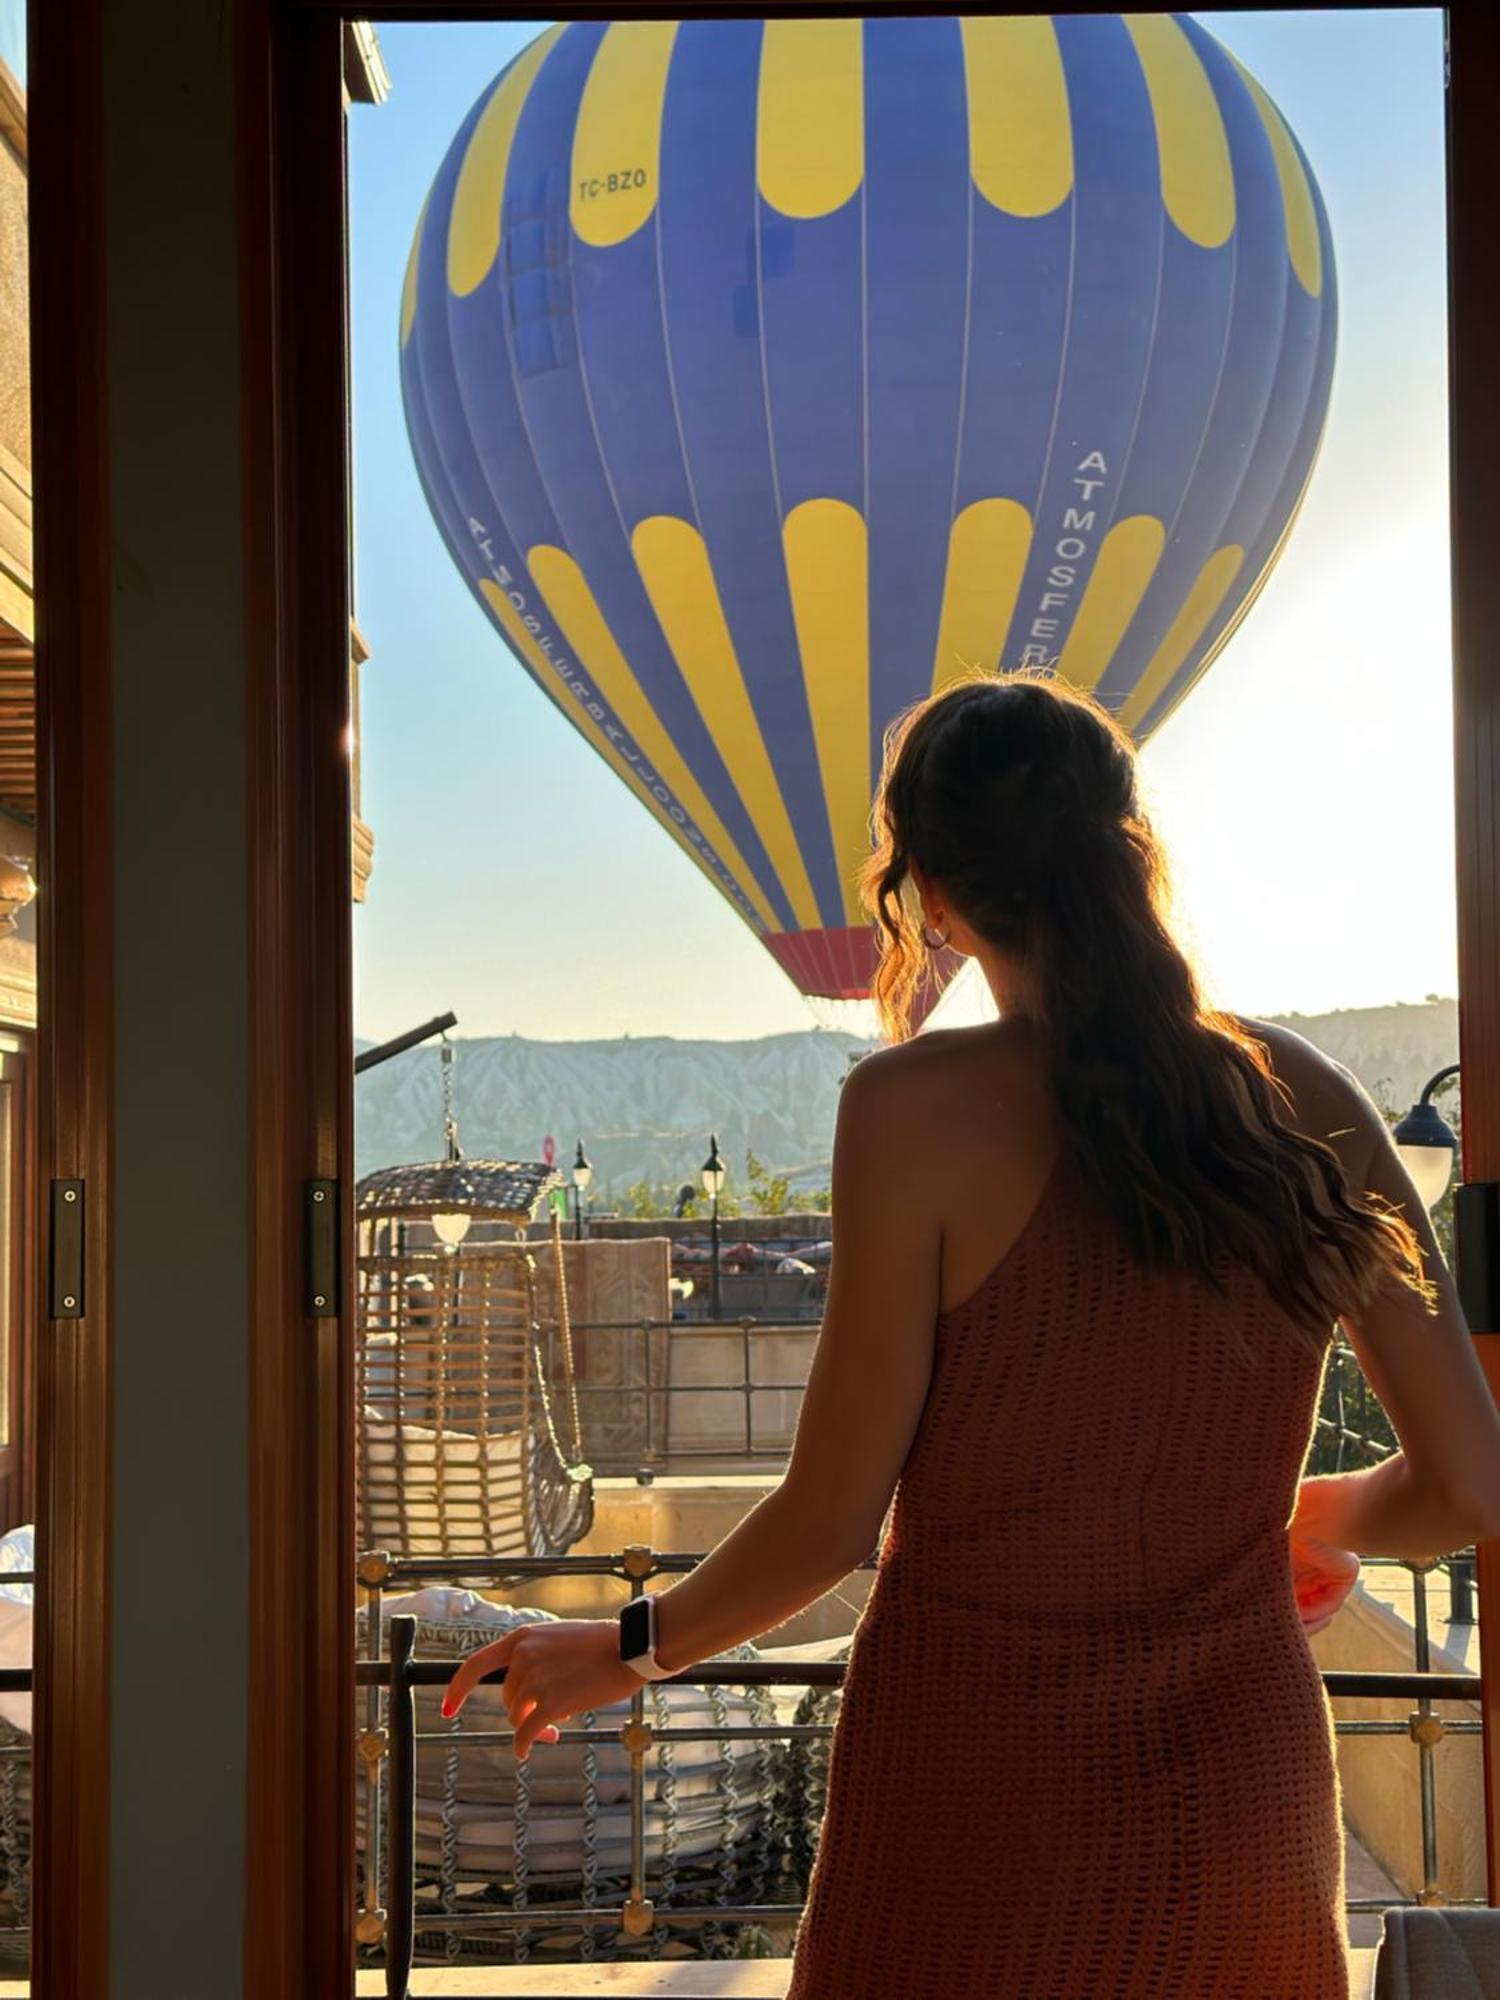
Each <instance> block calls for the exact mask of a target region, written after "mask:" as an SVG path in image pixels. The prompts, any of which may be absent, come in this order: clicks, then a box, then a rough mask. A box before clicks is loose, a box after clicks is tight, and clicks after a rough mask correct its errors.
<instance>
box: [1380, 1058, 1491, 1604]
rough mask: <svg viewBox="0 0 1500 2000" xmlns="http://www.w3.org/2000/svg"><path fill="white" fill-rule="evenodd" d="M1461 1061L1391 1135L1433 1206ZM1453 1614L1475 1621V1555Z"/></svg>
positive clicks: (1457, 1577)
mask: <svg viewBox="0 0 1500 2000" xmlns="http://www.w3.org/2000/svg"><path fill="white" fill-rule="evenodd" d="M1458 1069H1459V1066H1458V1064H1457V1063H1449V1064H1448V1066H1447V1068H1446V1069H1440V1070H1439V1071H1438V1073H1437V1075H1436V1076H1433V1077H1429V1078H1428V1080H1427V1082H1426V1083H1425V1084H1423V1086H1422V1095H1421V1096H1420V1097H1419V1098H1418V1100H1417V1102H1416V1103H1415V1104H1414V1105H1413V1106H1412V1108H1411V1110H1410V1111H1408V1112H1407V1114H1406V1116H1405V1117H1404V1118H1402V1119H1401V1120H1400V1121H1399V1122H1398V1124H1397V1125H1396V1127H1395V1129H1394V1130H1393V1132H1392V1134H1391V1137H1392V1138H1393V1139H1394V1140H1395V1142H1396V1151H1397V1152H1398V1153H1399V1154H1400V1155H1401V1163H1402V1165H1403V1166H1404V1167H1405V1168H1406V1171H1407V1172H1408V1173H1409V1174H1410V1175H1411V1178H1412V1185H1413V1186H1414V1187H1415V1188H1416V1190H1417V1193H1418V1194H1419V1195H1420V1196H1421V1197H1422V1199H1423V1201H1424V1202H1425V1203H1426V1204H1427V1206H1428V1208H1429V1209H1432V1208H1436V1207H1437V1205H1438V1203H1439V1202H1440V1201H1441V1200H1442V1198H1443V1196H1444V1194H1445V1193H1446V1192H1447V1188H1448V1182H1449V1180H1450V1178H1451V1177H1452V1174H1453V1162H1454V1159H1455V1157H1456V1155H1457V1152H1458V1137H1457V1134H1456V1133H1455V1132H1454V1130H1453V1127H1452V1126H1451V1125H1450V1124H1449V1123H1448V1121H1447V1119H1446V1118H1444V1116H1443V1114H1442V1113H1441V1112H1440V1111H1439V1110H1438V1108H1437V1106H1436V1105H1435V1104H1434V1103H1433V1102H1432V1098H1433V1093H1434V1092H1435V1091H1439V1090H1441V1089H1442V1087H1443V1085H1444V1084H1445V1083H1451V1082H1452V1081H1453V1079H1454V1077H1456V1076H1457V1075H1458ZM1448 1594H1449V1597H1450V1599H1451V1603H1450V1605H1449V1616H1450V1618H1451V1619H1452V1621H1453V1623H1454V1624H1455V1625H1472V1624H1473V1622H1474V1571H1473V1566H1472V1558H1471V1557H1469V1556H1467V1555H1455V1556H1453V1557H1452V1558H1451V1559H1450V1561H1449V1564H1448Z"/></svg>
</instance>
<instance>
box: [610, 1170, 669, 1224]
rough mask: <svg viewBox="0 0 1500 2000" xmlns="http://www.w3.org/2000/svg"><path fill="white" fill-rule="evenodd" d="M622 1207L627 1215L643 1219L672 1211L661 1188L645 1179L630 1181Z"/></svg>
mask: <svg viewBox="0 0 1500 2000" xmlns="http://www.w3.org/2000/svg"><path fill="white" fill-rule="evenodd" d="M621 1208H622V1210H623V1212H624V1213H625V1214H626V1215H630V1216H635V1217H637V1218H638V1219H640V1220H643V1221H644V1220H647V1219H649V1218H650V1217H653V1216H658V1215H670V1213H671V1208H670V1206H669V1205H668V1204H667V1203H665V1202H663V1200H662V1198H661V1190H660V1189H659V1188H655V1187H653V1186H652V1184H651V1183H650V1181H645V1180H641V1181H632V1182H631V1183H630V1186H629V1187H628V1188H626V1190H625V1198H624V1200H623V1202H622V1203H621Z"/></svg>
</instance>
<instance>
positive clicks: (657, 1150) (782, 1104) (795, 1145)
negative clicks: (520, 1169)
mask: <svg viewBox="0 0 1500 2000" xmlns="http://www.w3.org/2000/svg"><path fill="white" fill-rule="evenodd" d="M868 1046H869V1044H868V1043H866V1042H862V1041H860V1040H858V1039H857V1038H856V1037H855V1036H853V1035H844V1034H838V1033H835V1032H832V1031H828V1030H823V1029H809V1030H808V1031H807V1032H806V1033H804V1034H791V1035H768V1036H766V1037H765V1039H764V1040H761V1041H753V1042H708V1041H704V1042H688V1041H676V1040H673V1039H672V1038H671V1037H670V1036H666V1035H661V1036H648V1037H641V1038H636V1037H633V1036H625V1037H623V1038H622V1039H620V1040H618V1041H608V1042H538V1041H529V1040H527V1039H525V1038H524V1037H523V1036H520V1035H507V1036H498V1037H494V1038H492V1039H487V1040H475V1041H459V1040H456V1041H455V1043H454V1061H453V1080H454V1102H455V1106H456V1108H457V1113H458V1124H459V1136H460V1140H461V1143H462V1145H463V1149H464V1151H465V1152H466V1153H468V1154H470V1155H472V1156H474V1157H479V1156H482V1155H485V1154H490V1155H495V1156H499V1157H501V1158H505V1157H509V1158H513V1159H514V1158H522V1159H536V1158H538V1157H540V1151H541V1145H542V1140H543V1138H544V1136H545V1135H546V1134H548V1133H551V1134H552V1135H553V1136H554V1138H555V1139H556V1141H557V1157H558V1160H559V1163H560V1164H566V1162H567V1161H569V1160H571V1159H572V1157H573V1146H574V1142H575V1141H576V1140H577V1139H579V1138H582V1140H583V1143H584V1150H585V1152H586V1153H587V1154H588V1156H589V1158H590V1160H591V1161H592V1162H593V1165H594V1170H595V1176H596V1182H597V1186H598V1188H599V1190H600V1191H601V1192H602V1191H603V1190H605V1189H607V1188H611V1187H613V1188H616V1189H622V1188H624V1187H626V1186H627V1185H628V1184H629V1183H630V1182H632V1181H637V1180H647V1181H650V1182H652V1183H653V1184H654V1185H663V1184H669V1183H676V1182H679V1181H683V1180H691V1181H693V1183H694V1184H695V1185H696V1184H697V1181H698V1172H699V1169H700V1168H701V1167H702V1165H703V1162H704V1159H705V1158H706V1157H707V1154H708V1135H709V1133H710V1132H716V1133H717V1134H718V1138H719V1148H720V1151H721V1152H722V1153H723V1155H724V1158H725V1160H726V1161H727V1162H728V1165H729V1168H730V1171H731V1174H732V1175H733V1176H734V1178H735V1179H736V1180H739V1181H742V1180H743V1168H744V1163H745V1153H746V1150H747V1149H749V1150H751V1151H753V1152H754V1153H755V1154H756V1156H757V1157H758V1158H759V1159H761V1160H763V1161H764V1162H765V1163H766V1164H767V1166H769V1167H772V1168H774V1169H776V1170H777V1171H779V1172H789V1173H791V1174H792V1175H793V1176H794V1177H795V1178H796V1179H798V1180H800V1181H802V1182H803V1183H804V1184H805V1185H808V1186H815V1185H826V1184H827V1179H828V1153H829V1143H830V1140H831V1137H832V1134H833V1121H834V1112H835V1108H836V1106H837V1103H838V1088H839V1082H840V1080H841V1079H842V1077H843V1076H844V1074H845V1072H846V1070H847V1069H848V1066H849V1062H850V1059H851V1057H853V1056H855V1055H857V1054H859V1053H860V1052H861V1051H862V1050H864V1049H865V1048H867V1047H868ZM354 1101H355V1141H356V1143H355V1157H356V1160H357V1163H358V1171H359V1172H360V1173H362V1174H363V1173H368V1172H369V1171H370V1169H371V1168H372V1167H377V1166H387V1165H393V1164H395V1163H397V1162H399V1161H406V1160H429V1159H433V1158H435V1157H436V1156H437V1155H438V1153H439V1151H440V1150H441V1145H442V1130H443V1119H442V1101H441V1086H440V1081H439V1070H438V1056H437V1048H436V1045H435V1044H434V1045H429V1046H427V1047H424V1048H420V1049H411V1050H409V1051H408V1052H407V1053H406V1054H405V1055H402V1056H396V1057H394V1058H393V1059H392V1060H391V1061H390V1062H388V1063H382V1064H381V1065H380V1067H379V1068H377V1069H373V1070H370V1071H368V1072H367V1073H366V1074H365V1075H364V1076H362V1077H360V1078H359V1079H358V1080H357V1082H356V1084H355V1100H354Z"/></svg>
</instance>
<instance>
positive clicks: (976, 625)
mask: <svg viewBox="0 0 1500 2000" xmlns="http://www.w3.org/2000/svg"><path fill="white" fill-rule="evenodd" d="M1030 551H1031V516H1030V514H1028V513H1027V511H1026V509H1025V508H1024V507H1023V506H1022V505H1021V503H1020V502H1019V501H1018V500H976V501H974V502H973V503H972V505H970V506H968V507H965V508H964V510H963V512H962V513H961V514H960V515H959V516H958V518H957V520H955V522H954V523H953V526H952V528H951V529H950V530H949V533H948V575H947V580H946V581H945V583H944V585H943V617H942V623H941V624H940V625H939V627H938V644H937V654H936V657H935V658H934V660H933V663H932V691H933V693H934V694H938V693H940V692H941V690H942V689H943V688H945V687H947V685H948V684H949V682H950V681H955V680H957V679H958V678H959V677H960V675H962V674H964V673H966V672H968V671H969V670H970V669H972V668H974V667H982V668H983V669H984V670H985V671H986V672H987V673H993V672H994V671H995V669H996V667H997V666H998V665H999V663H1000V649H1001V647H1002V646H1003V645H1004V644H1005V637H1006V634H1007V633H1008V632H1009V630H1010V621H1011V615H1012V613H1013V612H1014V611H1015V608H1016V598H1017V596H1018V595H1019V593H1020V589H1021V577H1022V574H1023V572H1024V571H1025V568H1026V558H1027V556H1028V554H1029V553H1030Z"/></svg>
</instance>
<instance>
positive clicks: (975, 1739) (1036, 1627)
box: [788, 1155, 1349, 2000]
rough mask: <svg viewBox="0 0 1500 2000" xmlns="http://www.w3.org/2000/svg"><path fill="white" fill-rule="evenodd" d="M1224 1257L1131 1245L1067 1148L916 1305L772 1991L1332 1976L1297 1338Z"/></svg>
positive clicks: (1118, 1992)
mask: <svg viewBox="0 0 1500 2000" xmlns="http://www.w3.org/2000/svg"><path fill="white" fill-rule="evenodd" d="M1224 1276H1225V1279H1226V1282H1227V1284H1228V1286H1229V1297H1228V1298H1227V1300H1226V1299H1221V1298H1219V1297H1218V1296H1217V1295H1216V1294H1215V1293H1214V1292H1213V1291H1212V1289H1211V1288H1210V1287H1208V1286H1207V1285H1203V1284H1201V1283H1198V1282H1196V1281H1194V1280H1193V1279H1191V1278H1189V1277H1187V1276H1185V1275H1183V1274H1178V1273H1160V1274H1153V1273H1150V1272H1147V1271H1145V1270H1143V1269H1142V1268H1141V1267H1140V1266H1139V1265H1137V1264H1136V1263H1135V1262H1134V1260H1133V1259H1132V1258H1131V1257H1130V1256H1129V1253H1128V1251H1127V1249H1126V1246H1125V1241H1124V1238H1123V1236H1122V1234H1121V1232H1120V1231H1119V1229H1118V1228H1117V1226H1116V1225H1115V1223H1114V1222H1113V1220H1112V1218H1110V1217H1109V1216H1108V1215H1107V1214H1105V1213H1104V1212H1103V1211H1102V1210H1101V1209H1100V1208H1099V1207H1098V1206H1097V1205H1096V1204H1095V1202H1094V1201H1093V1199H1092V1197H1091V1196H1090V1195H1089V1193H1088V1191H1087V1190H1086V1188H1085V1187H1084V1185H1083V1183H1082V1180H1081V1177H1080V1175H1079V1174H1078V1171H1077V1169H1076V1167H1075V1166H1074V1165H1073V1163H1072V1161H1071V1159H1070V1158H1069V1157H1068V1156H1067V1155H1064V1157H1063V1158H1062V1159H1061V1160H1060V1161H1059V1163H1058V1165H1057V1166H1056V1167H1055V1168H1054V1169H1053V1171H1052V1175H1051V1177H1050V1179H1049V1181H1048V1183H1047V1186H1046V1189H1045V1191H1044V1192H1043V1194H1042V1197H1041V1199H1040V1202H1039V1204H1038V1206H1037V1208H1036V1210H1035V1212H1034V1213H1033V1215H1032V1217H1031V1219H1030V1221H1029V1222H1028V1223H1027V1225H1026V1227H1025V1229H1024V1230H1023V1232H1022V1234H1021V1236H1020V1238H1019V1240H1018V1241H1017V1242H1016V1244H1015V1246H1014V1247H1013V1248H1012V1249H1011V1250H1010V1252H1009V1253H1008V1254H1007V1255H1006V1257H1005V1258H1004V1259H1003V1260H1002V1262H1001V1263H1000V1264H999V1265H998V1266H997V1267H996V1269H995V1270H994V1271H992V1272H991V1273H990V1276H989V1277H988V1278H987V1279H986V1280H985V1282H984V1284H983V1285H982V1286H981V1287H980V1289H979V1290H978V1291H977V1292H976V1293H975V1294H974V1295H973V1297H971V1298H970V1299H968V1300H967V1301H966V1302H965V1303H964V1304H963V1305H961V1306H959V1307H957V1308H956V1309H955V1310H954V1311H952V1312H950V1313H947V1314H945V1315H944V1316H943V1317H942V1318H941V1319H940V1320H939V1322H938V1327H937V1347H936V1354H935V1357H934V1366H933V1376H932V1386H931V1389H930V1391H929V1394H928V1398H927V1403H926V1407H925V1409H924V1411H923V1414H922V1420H921V1423H920V1426H919V1428H918V1431H917V1435H916V1438H915V1440H914V1442H913V1445H912V1449H911V1453H910V1455H909V1457H908V1459H907V1462H906V1465H905V1467H904V1469H903V1472H902V1476H901V1481H900V1484H899V1486H898V1488H897V1491H896V1497H895V1502H894V1506H893V1509H892V1513H891V1518H890V1524H889V1529H888V1533H887V1536H886V1539H885V1543H884V1546H883V1549H882V1552H881V1563H880V1570H879V1574H878V1575H877V1577H876V1580H875V1585H874V1589H873V1591H872V1592H871V1595H870V1598H869V1601H868V1603H867V1605H866V1607H865V1610H864V1613H863V1615H862V1616H861V1618H860V1621H859V1625H858V1627H857V1629H856V1633H855V1640H854V1646H853V1652H852V1657H851V1660H850V1665H849V1673H848V1678H847V1681H846V1684H845V1691H844V1697H843V1706H842V1712H841V1716H840V1720H839V1724H838V1728H837V1731H836V1733H835V1736H834V1740H833V1746H832V1752H831V1759H830V1767H829V1786H828V1803H827V1810H826V1814H825V1817H824V1821H823V1831H822V1838H821V1845H820V1848H819V1852H818V1859H817V1864H816V1867H815V1869H814V1873H813V1879H812V1884H811V1888H810V1893H809V1899H808V1905H807V1909H806V1912H805V1914H804V1917H803V1920H802V1924H801V1928H800V1930H799V1933H798V1939H797V1952H796V1963H795V1966H794V1968H793V1973H792V1981H791V1986H790V1989H789V1995H788V2000H1349V1966H1348V1958H1347V1953H1346V1930H1345V1916H1344V1907H1343V1904H1344V1894H1345V1883H1344V1848H1343V1839H1342V1833H1341V1826H1340V1793H1339V1781H1338V1773H1337V1768H1336V1765H1335V1761H1334V1736H1333V1718H1332V1711H1331V1709H1330V1708H1329V1706H1328V1701H1327V1697H1326V1695H1325V1693H1324V1690H1323V1685H1322V1681H1321V1679H1320V1678H1319V1673H1318V1669H1317V1666H1316V1664H1315V1663H1314V1660H1313V1657H1312V1653H1311V1651H1310V1650H1309V1647H1308V1643H1307V1639H1306V1636H1305V1634H1304V1633H1303V1630H1302V1625H1301V1620H1300V1618H1299V1615H1298V1612H1297V1608H1296V1602H1295V1598H1294V1594H1293V1585H1292V1572H1291V1561H1290V1554H1289V1548H1288V1543H1287V1537H1286V1528H1287V1524H1288V1522H1289V1521H1290V1518H1291V1514H1292V1510H1293V1506H1294V1504H1295V1499H1296V1488H1297V1482H1298V1480H1299V1478H1300V1477H1301V1475H1302V1471H1303V1466H1304V1463H1305V1459H1306V1454H1307V1450H1308V1446H1309V1443H1310V1440H1311V1437H1312V1432H1313V1426H1314V1421H1315V1416H1316V1410H1317V1399H1318V1394H1319V1390H1320V1387H1321V1383H1322V1376H1323V1369H1324V1367H1326V1364H1327V1348H1326V1347H1325V1349H1324V1351H1323V1356H1322V1359H1321V1360H1319V1358H1318V1357H1317V1356H1316V1355H1313V1354H1311V1353H1310V1352H1309V1350H1308V1349H1307V1347H1306V1346H1305V1345H1304V1344H1302V1343H1301V1342H1299V1341H1298V1340H1297V1339H1296V1338H1295V1337H1294V1330H1293V1327H1292V1324H1291V1323H1290V1322H1289V1320H1288V1319H1287V1317H1286V1315H1285V1314H1284V1313H1283V1312H1282V1311H1281V1310H1280V1309H1279V1308H1278V1307H1277V1306H1276V1304H1275V1303H1274V1301H1273V1300H1272V1299H1271V1298H1270V1297H1269V1296H1268V1294H1267V1293H1266V1291H1265V1289H1264V1287H1263V1286H1262V1285H1261V1284H1260V1283H1259V1281H1258V1280H1257V1279H1255V1278H1254V1277H1253V1276H1252V1275H1251V1274H1250V1273H1249V1272H1248V1271H1246V1270H1244V1269H1243V1268H1239V1267H1228V1266H1226V1267H1225V1270H1224ZM1328 1331H1329V1333H1330V1334H1331V1332H1332V1328H1331V1327H1330V1328H1329V1329H1328ZM1237 1336H1242V1337H1243V1339H1244V1340H1245V1341H1247V1342H1248V1343H1250V1345H1251V1347H1252V1348H1253V1351H1254V1356H1255V1357H1256V1358H1254V1359H1250V1358H1247V1357H1246V1356H1245V1355H1244V1353H1243V1352H1242V1348H1241V1342H1240V1338H1238V1337H1237Z"/></svg>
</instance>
